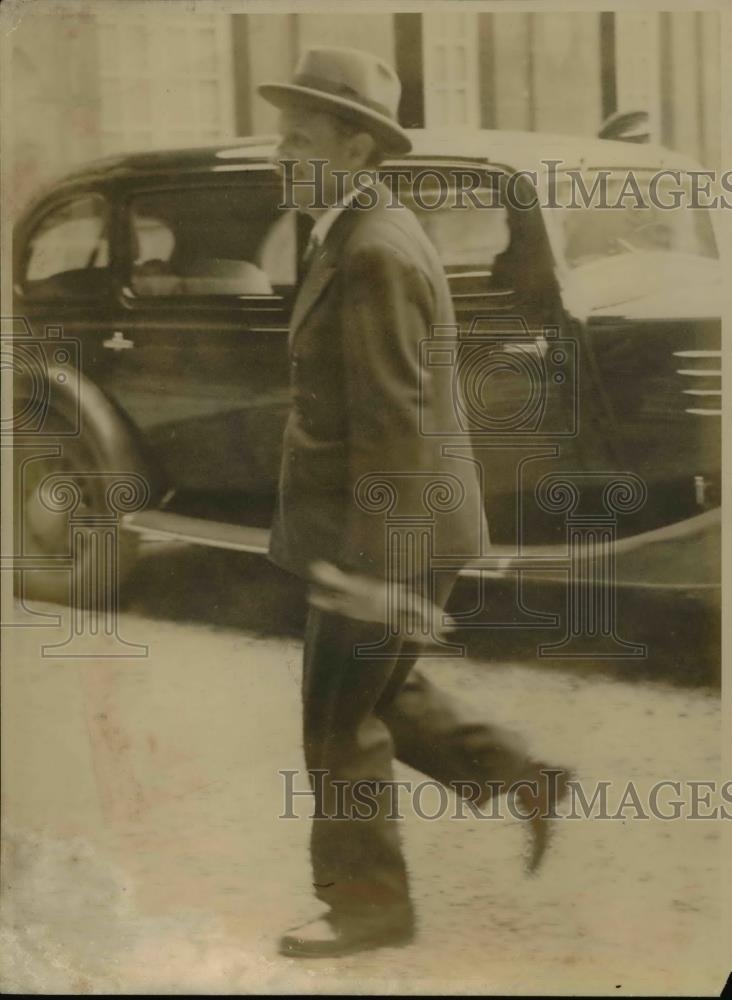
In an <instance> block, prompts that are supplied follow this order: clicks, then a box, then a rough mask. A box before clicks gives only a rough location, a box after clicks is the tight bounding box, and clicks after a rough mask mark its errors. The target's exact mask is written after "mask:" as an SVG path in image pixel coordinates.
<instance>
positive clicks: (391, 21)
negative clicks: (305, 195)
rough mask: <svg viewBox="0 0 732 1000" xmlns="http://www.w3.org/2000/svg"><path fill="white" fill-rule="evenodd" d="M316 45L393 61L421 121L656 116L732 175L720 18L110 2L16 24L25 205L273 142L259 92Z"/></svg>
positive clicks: (654, 132) (492, 124)
mask: <svg viewBox="0 0 732 1000" xmlns="http://www.w3.org/2000/svg"><path fill="white" fill-rule="evenodd" d="M314 44H321V45H322V44H333V45H348V46H351V47H354V48H362V49H367V50H369V51H372V52H375V53H377V54H379V55H381V56H383V57H384V58H386V59H388V60H389V61H390V62H392V63H393V64H394V65H395V66H396V67H397V69H398V71H399V74H400V77H401V79H402V83H403V96H402V105H401V108H400V117H401V119H402V123H403V124H404V125H406V126H408V127H424V126H427V127H430V128H443V127H450V128H499V129H529V130H542V131H549V132H565V133H567V132H568V133H573V134H580V135H581V134H587V135H594V134H596V133H597V131H598V130H599V128H600V126H601V124H602V122H603V120H604V119H605V118H607V117H608V115H610V114H611V113H613V112H615V111H625V110H645V111H647V112H648V114H649V129H650V134H651V138H652V140H653V141H657V142H661V143H663V144H664V145H668V146H670V147H672V148H674V149H677V150H679V151H682V152H685V153H687V154H689V155H691V156H694V157H695V158H697V159H699V160H701V161H702V162H703V163H704V164H705V165H707V166H710V167H718V166H720V162H719V160H720V86H721V80H720V52H719V18H718V15H717V14H716V13H715V12H692V11H690V12H685V11H675V12H666V13H664V12H661V13H659V12H657V11H642V10H638V11H627V12H622V13H597V12H586V13H559V12H546V13H515V12H507V13H503V12H501V13H480V12H475V11H471V10H470V9H469V8H467V7H466V8H465V9H455V8H453V9H451V10H446V9H445V8H437V9H435V10H428V11H426V12H424V13H388V12H385V13H355V12H354V13H347V14H346V13H344V14H314V13H307V12H305V13H281V14H279V13H278V14H269V13H268V14H229V13H224V12H219V11H215V10H213V9H209V8H204V9H200V8H196V9H194V10H191V9H190V8H188V7H187V5H185V6H184V5H182V4H181V5H178V4H170V5H169V6H166V7H165V8H161V7H160V6H159V5H157V4H146V3H126V4H124V5H123V4H99V5H97V6H95V7H93V8H91V9H90V10H89V11H88V12H85V13H76V12H73V13H72V12H71V11H69V13H68V14H62V15H56V16H53V17H51V16H47V15H36V14H33V13H31V14H29V16H26V17H24V18H23V19H22V20H21V21H20V23H19V25H18V27H17V28H16V29H15V31H14V41H13V66H12V80H13V105H14V114H13V122H12V136H11V142H12V148H13V152H14V158H13V159H14V165H13V175H12V177H11V183H10V189H11V198H12V207H13V208H14V209H17V208H18V207H19V206H20V205H22V203H23V202H24V201H25V200H26V198H27V197H28V196H29V195H30V194H32V192H33V190H34V189H35V188H36V187H37V186H38V185H39V184H41V183H42V182H43V181H45V180H47V179H48V178H49V177H51V176H53V175H54V174H56V173H58V172H59V171H63V170H66V169H68V168H70V167H72V166H74V165H75V164H77V163H80V162H83V161H84V160H88V159H90V158H92V157H95V156H100V155H105V154H108V153H115V152H121V151H125V150H131V149H153V148H161V147H166V146H186V145H196V144H199V143H216V142H220V141H228V140H229V139H231V138H233V137H234V136H237V135H247V134H251V133H254V132H272V131H274V129H275V124H276V117H275V112H274V110H273V109H272V108H271V107H270V106H268V105H267V104H266V103H265V102H264V101H263V100H261V98H259V97H258V96H257V93H256V85H257V84H258V83H260V82H262V81H264V80H267V79H284V78H287V77H288V76H289V74H290V73H291V70H292V68H293V66H294V64H295V62H296V60H297V58H298V56H299V54H300V52H302V50H303V49H305V48H307V47H308V46H309V45H314Z"/></svg>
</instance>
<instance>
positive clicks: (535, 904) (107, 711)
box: [2, 609, 728, 996]
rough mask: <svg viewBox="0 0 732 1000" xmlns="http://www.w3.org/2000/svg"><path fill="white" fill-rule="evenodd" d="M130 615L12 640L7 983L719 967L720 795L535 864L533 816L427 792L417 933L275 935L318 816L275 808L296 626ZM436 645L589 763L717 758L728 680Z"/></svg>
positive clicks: (652, 973) (615, 972)
mask: <svg viewBox="0 0 732 1000" xmlns="http://www.w3.org/2000/svg"><path fill="white" fill-rule="evenodd" d="M54 610H55V609H54ZM66 613H67V612H66ZM122 631H123V634H124V635H125V637H126V638H127V639H128V640H132V641H135V642H144V643H147V644H149V656H148V657H147V658H146V659H141V660H117V661H114V660H107V659H96V660H95V659H92V660H89V661H86V662H82V661H74V660H50V659H43V658H41V657H40V655H39V647H40V643H41V642H48V641H49V635H48V633H46V631H45V630H28V629H19V630H17V632H16V633H15V634H14V635H13V636H12V643H11V642H10V641H9V642H8V649H7V650H6V656H5V666H4V680H3V709H4V717H5V718H4V728H3V740H4V744H5V753H4V754H3V764H4V776H3V777H4V781H3V789H4V817H5V822H6V828H7V837H8V844H9V847H8V849H7V850H6V857H5V864H6V873H5V923H4V927H3V931H2V951H3V958H2V965H3V969H4V977H3V986H4V989H5V990H6V991H7V990H13V989H15V990H19V991H21V992H26V993H27V992H33V991H36V990H41V991H43V992H53V991H58V992H61V993H70V992H80V993H84V992H92V991H94V992H109V993H122V992H126V993H145V992H148V991H149V992H151V993H166V992H167V993H174V994H188V993H206V992H212V993H242V992H279V991H282V992H284V993H329V992H331V993H336V992H351V993H371V992H374V993H386V992H403V993H420V992H421V993H435V994H438V993H442V994H450V993H536V994H544V995H547V994H562V993H583V992H586V993H590V994H602V995H608V994H611V993H612V994H616V995H618V996H622V995H623V994H634V993H635V994H638V993H646V994H659V995H660V994H667V995H668V994H671V995H673V994H684V993H686V994H690V993H700V994H702V995H705V994H706V995H715V994H718V993H719V990H720V989H721V986H722V984H723V982H724V979H725V978H726V974H727V971H728V970H727V969H725V968H724V962H723V961H722V960H721V958H719V957H717V958H715V956H719V955H720V942H719V936H720V934H721V931H720V924H721V914H720V906H721V900H720V896H721V892H722V885H721V880H720V875H719V872H720V863H719V854H718V852H719V847H720V824H718V823H714V822H709V821H707V822H689V821H686V822H662V821H660V820H648V821H643V822H637V821H630V820H628V821H621V820H617V821H578V822H569V821H566V822H560V823H558V824H557V826H558V830H557V835H556V838H555V843H554V848H553V850H552V852H551V854H550V855H549V857H548V859H547V861H546V864H545V867H544V869H543V871H542V872H541V873H540V875H539V876H538V877H537V878H535V879H530V878H528V877H527V876H525V875H524V873H523V868H522V864H521V858H522V852H523V850H524V846H525V842H524V836H523V835H524V831H523V829H522V828H521V825H520V823H519V822H517V821H516V820H514V819H510V818H509V819H506V820H480V819H475V818H472V819H465V820H455V819H450V818H449V816H446V817H444V818H441V819H439V820H435V821H432V822H427V821H425V820H421V819H419V818H418V817H417V816H415V815H413V814H411V813H410V814H408V815H407V818H406V819H405V822H404V824H403V834H404V840H405V849H406V853H407V857H408V860H409V864H410V867H411V872H412V879H413V887H414V895H415V900H416V903H417V906H418V911H419V917H420V928H421V932H420V935H419V937H418V939H417V940H416V942H415V943H414V944H413V945H411V946H409V947H407V948H404V949H400V950H385V951H383V952H380V953H378V954H371V955H366V956H360V957H352V958H348V959H342V960H340V961H328V960H326V961H323V960H321V961H308V962H298V961H296V960H292V959H284V958H281V957H279V956H278V955H277V954H276V951H275V943H276V939H277V936H278V935H279V934H280V932H281V931H282V930H283V929H284V928H285V927H286V926H288V925H291V924H294V923H296V922H298V920H300V919H302V918H305V917H307V916H308V915H309V914H310V913H311V912H313V907H312V904H311V901H310V896H309V892H308V886H309V877H310V876H309V871H308V867H307V864H306V861H307V853H306V848H307V833H308V824H307V823H306V822H305V821H302V822H300V821H289V822H288V821H284V820H278V819H277V816H278V813H279V812H280V811H281V799H282V784H281V780H280V778H279V776H278V774H277V771H278V769H283V768H301V767H302V760H301V755H300V748H299V730H300V721H299V706H298V697H299V691H298V685H299V670H300V648H299V643H298V642H296V641H294V640H283V639H272V638H268V639H254V638H251V637H249V636H247V635H245V634H241V633H238V632H235V631H233V630H227V629H217V628H214V627H211V626H205V625H195V626H192V625H183V624H177V623H170V622H160V621H156V622H153V621H149V620H147V619H144V618H141V617H136V616H133V615H125V616H124V617H123V618H122ZM425 669H426V670H427V671H429V672H430V674H431V675H432V676H433V678H434V679H435V680H437V681H439V682H440V683H442V684H444V685H445V686H446V687H448V688H449V689H450V690H452V691H453V692H454V693H455V694H458V695H462V696H464V697H465V698H467V699H468V700H469V701H470V702H471V703H472V704H473V705H474V707H475V710H476V712H478V713H483V714H486V715H488V716H490V717H491V718H493V719H495V720H496V721H498V722H500V723H503V724H506V725H509V726H514V727H516V728H517V729H519V730H520V731H521V732H522V733H525V734H527V735H528V737H529V738H530V741H531V744H532V747H533V749H535V751H536V753H537V754H539V755H541V756H542V757H543V758H545V759H548V760H551V761H559V762H563V763H567V764H570V765H573V766H575V767H576V768H577V770H578V772H579V777H580V778H581V780H582V782H583V783H584V784H586V785H587V787H588V788H589V787H590V786H591V784H592V783H593V782H594V781H596V780H611V781H614V782H617V785H616V786H615V787H616V788H619V789H620V790H621V791H622V789H624V788H625V785H626V783H627V781H628V780H629V779H631V778H633V779H634V780H635V781H636V782H637V783H638V785H639V787H640V788H641V789H647V788H649V787H650V786H651V785H652V784H653V782H654V781H658V780H661V779H673V780H678V781H685V780H689V779H710V780H711V779H715V778H718V776H719V775H718V771H719V761H718V750H719V703H718V697H717V696H716V695H715V694H714V693H712V692H708V691H706V690H701V689H700V690H688V689H685V690H684V689H674V688H672V687H665V686H663V685H660V684H647V683H625V682H621V681H618V680H614V679H611V678H608V677H598V676H592V677H587V678H583V677H578V676H577V675H576V674H574V675H571V676H570V675H569V674H564V673H561V672H559V671H558V670H554V669H551V668H547V667H546V666H544V667H543V668H542V669H541V670H537V669H533V668H531V667H529V666H523V665H520V664H500V665H493V664H490V663H485V662H483V663H478V662H468V661H460V662H455V661H447V660H441V661H430V662H429V663H427V664H426V667H425ZM408 774H409V773H408V772H407V770H406V769H405V768H400V769H399V774H398V775H397V776H398V777H406V776H408ZM411 776H412V777H414V778H418V777H419V776H417V775H416V774H412V775H411ZM613 794H616V793H611V801H617V796H616V799H612V795H613ZM436 802H437V799H436V795H433V796H432V797H430V796H429V795H425V798H424V804H425V806H427V807H429V806H430V805H432V806H434V804H435V803H436ZM303 811H304V810H303Z"/></svg>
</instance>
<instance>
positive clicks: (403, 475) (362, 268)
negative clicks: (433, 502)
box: [341, 243, 438, 580]
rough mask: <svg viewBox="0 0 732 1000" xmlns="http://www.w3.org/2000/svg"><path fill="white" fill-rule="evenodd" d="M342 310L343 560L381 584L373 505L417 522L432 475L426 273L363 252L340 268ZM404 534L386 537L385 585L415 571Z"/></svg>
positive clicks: (379, 524) (396, 255) (395, 257)
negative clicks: (427, 431)
mask: <svg viewBox="0 0 732 1000" xmlns="http://www.w3.org/2000/svg"><path fill="white" fill-rule="evenodd" d="M341 309H342V316H341V329H342V331H343V339H342V343H343V365H344V372H345V380H346V386H345V391H346V398H347V409H348V437H349V448H348V470H347V481H348V487H349V489H350V491H351V498H350V502H349V503H348V504H347V511H348V523H347V524H346V525H345V526H344V528H345V530H344V535H343V538H344V551H343V560H342V561H343V565H344V566H345V567H346V568H351V569H357V570H359V571H361V572H365V573H368V574H370V575H375V576H379V577H381V578H386V577H385V574H386V573H387V565H386V562H387V556H386V548H387V546H386V530H387V524H386V519H387V511H386V510H385V509H383V504H380V503H379V501H380V499H381V500H383V499H384V498H385V497H387V496H393V497H395V498H397V499H396V503H397V507H398V513H399V515H400V516H403V517H407V518H409V517H410V516H415V515H416V516H419V515H420V514H421V513H422V512H423V506H422V495H423V491H424V488H425V485H426V483H427V479H426V477H425V475H424V474H427V475H429V474H430V473H434V472H436V471H438V470H436V469H435V468H434V466H435V452H434V448H433V446H432V444H431V442H430V440H429V439H428V438H426V437H424V436H423V435H422V434H421V433H420V408H421V407H424V406H426V405H430V401H429V384H428V382H427V381H426V380H427V379H428V378H429V373H428V372H426V371H424V370H423V368H422V364H421V353H422V347H421V345H422V344H423V342H424V341H425V340H426V338H427V337H428V336H429V332H430V324H431V322H432V320H433V316H434V311H435V303H434V292H433V290H432V286H431V284H430V282H429V279H428V277H427V276H426V275H425V274H424V273H423V271H422V270H421V269H419V268H418V267H416V266H415V265H414V264H413V263H412V262H411V261H410V260H409V259H408V258H407V257H406V255H405V254H403V253H402V252H400V251H399V250H398V249H396V248H395V247H392V246H390V245H389V244H386V243H384V244H381V243H378V244H377V243H374V244H368V245H362V246H361V247H359V248H357V249H356V250H355V251H353V253H352V254H351V255H350V256H349V258H348V259H347V261H346V262H345V265H344V286H343V296H342V306H341ZM369 475H370V476H372V477H373V476H374V475H376V476H377V477H378V480H377V482H378V483H381V484H382V486H381V487H379V486H378V485H377V484H375V483H374V480H373V479H371V480H370V481H371V483H372V484H373V485H372V490H371V491H370V492H368V495H367V494H366V493H365V492H364V486H365V483H364V480H363V477H364V476H369ZM392 491H393V492H392ZM372 501H373V502H372ZM387 505H388V504H387ZM375 508H381V509H375ZM389 512H390V513H392V514H393V513H395V512H396V508H394V507H392V508H391V509H390V511H389ZM408 535H409V528H408V527H407V525H406V523H404V527H403V528H402V529H401V530H400V531H399V532H397V533H396V534H394V533H393V531H392V550H391V551H392V560H391V562H392V568H391V570H390V571H389V578H390V579H395V578H397V579H401V580H405V579H410V578H413V576H414V575H415V573H416V572H417V564H416V563H415V562H414V559H413V557H412V556H410V553H411V551H412V548H411V543H410V542H409V540H408Z"/></svg>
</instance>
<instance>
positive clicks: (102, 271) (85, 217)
mask: <svg viewBox="0 0 732 1000" xmlns="http://www.w3.org/2000/svg"><path fill="white" fill-rule="evenodd" d="M107 215H108V213H107V207H106V204H105V201H104V199H103V198H102V197H101V196H99V195H83V196H80V197H78V198H72V199H70V200H69V201H65V202H64V203H63V204H62V205H59V206H57V207H56V208H53V209H51V210H50V211H49V212H48V213H47V214H46V215H45V216H44V217H43V218H42V219H41V221H40V223H39V224H38V225H37V226H36V228H35V230H34V231H33V233H32V234H31V236H30V239H29V241H28V246H27V249H26V255H25V268H24V274H23V288H24V291H25V293H26V295H27V296H28V297H30V298H62V299H63V298H77V297H87V296H90V295H91V296H93V295H96V294H99V293H100V292H101V291H102V290H103V289H104V288H105V286H106V281H105V279H106V278H107V277H108V274H109V235H108V226H107Z"/></svg>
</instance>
